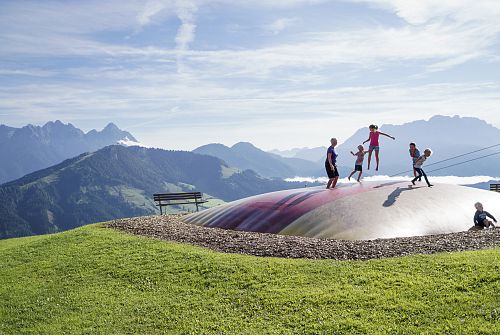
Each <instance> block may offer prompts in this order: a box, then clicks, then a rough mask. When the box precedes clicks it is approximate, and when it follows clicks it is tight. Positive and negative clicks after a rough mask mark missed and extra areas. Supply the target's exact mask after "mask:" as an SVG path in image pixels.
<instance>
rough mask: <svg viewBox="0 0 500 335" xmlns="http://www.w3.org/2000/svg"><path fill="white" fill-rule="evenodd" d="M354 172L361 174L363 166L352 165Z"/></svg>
mask: <svg viewBox="0 0 500 335" xmlns="http://www.w3.org/2000/svg"><path fill="white" fill-rule="evenodd" d="M354 171H359V172H362V171H363V165H358V164H356V165H354Z"/></svg>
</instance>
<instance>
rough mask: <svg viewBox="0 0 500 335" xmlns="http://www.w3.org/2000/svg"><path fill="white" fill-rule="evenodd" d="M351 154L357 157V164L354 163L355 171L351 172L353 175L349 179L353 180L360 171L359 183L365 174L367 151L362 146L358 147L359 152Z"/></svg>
mask: <svg viewBox="0 0 500 335" xmlns="http://www.w3.org/2000/svg"><path fill="white" fill-rule="evenodd" d="M351 154H352V155H353V156H356V163H354V171H352V172H351V174H350V175H349V177H348V178H347V179H349V180H351V177H352V175H353V174H355V173H356V171H359V175H358V182H359V181H360V179H361V174H362V173H363V160H364V158H365V154H366V151H365V148H364V147H363V146H362V145H358V152H356V153H354V152H352V151H351Z"/></svg>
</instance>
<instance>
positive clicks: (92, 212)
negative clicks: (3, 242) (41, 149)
mask: <svg viewBox="0 0 500 335" xmlns="http://www.w3.org/2000/svg"><path fill="white" fill-rule="evenodd" d="M297 187H303V184H301V183H288V182H285V181H283V180H271V179H266V178H262V177H260V176H259V175H257V174H256V173H255V172H253V171H250V170H246V171H240V170H237V169H235V168H231V167H229V166H227V165H226V163H224V162H223V161H221V160H220V159H218V158H215V157H211V156H207V155H200V154H195V153H191V152H185V151H166V150H161V149H150V148H142V147H137V146H135V147H124V146H119V145H113V146H108V147H105V148H103V149H100V150H98V151H96V152H93V153H85V154H82V155H79V156H77V157H74V158H71V159H68V160H66V161H64V162H62V163H60V164H58V165H55V166H52V167H50V168H47V169H44V170H40V171H37V172H34V173H32V174H29V175H27V176H24V177H23V178H20V179H18V180H15V181H12V182H9V183H5V184H3V185H0V238H8V237H16V236H24V235H33V234H45V233H52V232H57V231H62V230H67V229H71V228H75V227H78V226H81V225H84V224H88V223H92V222H99V221H106V220H111V219H116V218H122V217H132V216H141V215H150V214H154V213H157V209H156V207H155V206H154V203H153V200H152V194H153V193H162V192H183V191H191V190H197V191H201V192H204V193H205V194H208V195H210V196H213V197H215V198H217V199H222V200H224V201H231V200H235V199H239V198H243V197H247V196H251V195H255V194H260V193H266V192H272V191H278V190H283V189H287V188H297ZM211 201H212V202H213V201H214V200H211ZM170 208H171V207H170Z"/></svg>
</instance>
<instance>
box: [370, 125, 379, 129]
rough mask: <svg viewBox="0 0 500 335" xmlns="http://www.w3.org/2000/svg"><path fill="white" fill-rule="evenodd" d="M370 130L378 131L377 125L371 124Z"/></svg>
mask: <svg viewBox="0 0 500 335" xmlns="http://www.w3.org/2000/svg"><path fill="white" fill-rule="evenodd" d="M368 128H370V129H375V130H377V129H378V126H377V125H375V124H371V125H370V126H369V127H368Z"/></svg>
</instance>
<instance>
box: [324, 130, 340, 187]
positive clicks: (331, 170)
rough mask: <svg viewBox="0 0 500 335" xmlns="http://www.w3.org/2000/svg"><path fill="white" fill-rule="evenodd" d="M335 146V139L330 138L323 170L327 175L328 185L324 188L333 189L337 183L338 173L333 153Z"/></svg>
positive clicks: (335, 157)
mask: <svg viewBox="0 0 500 335" xmlns="http://www.w3.org/2000/svg"><path fill="white" fill-rule="evenodd" d="M336 145H337V139H336V138H332V139H331V140H330V146H329V147H328V150H327V151H326V160H325V169H326V173H327V175H328V184H326V188H327V189H329V188H335V186H336V185H337V181H338V179H339V171H338V170H337V165H336V164H337V156H338V155H337V153H336V152H335V146H336Z"/></svg>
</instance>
